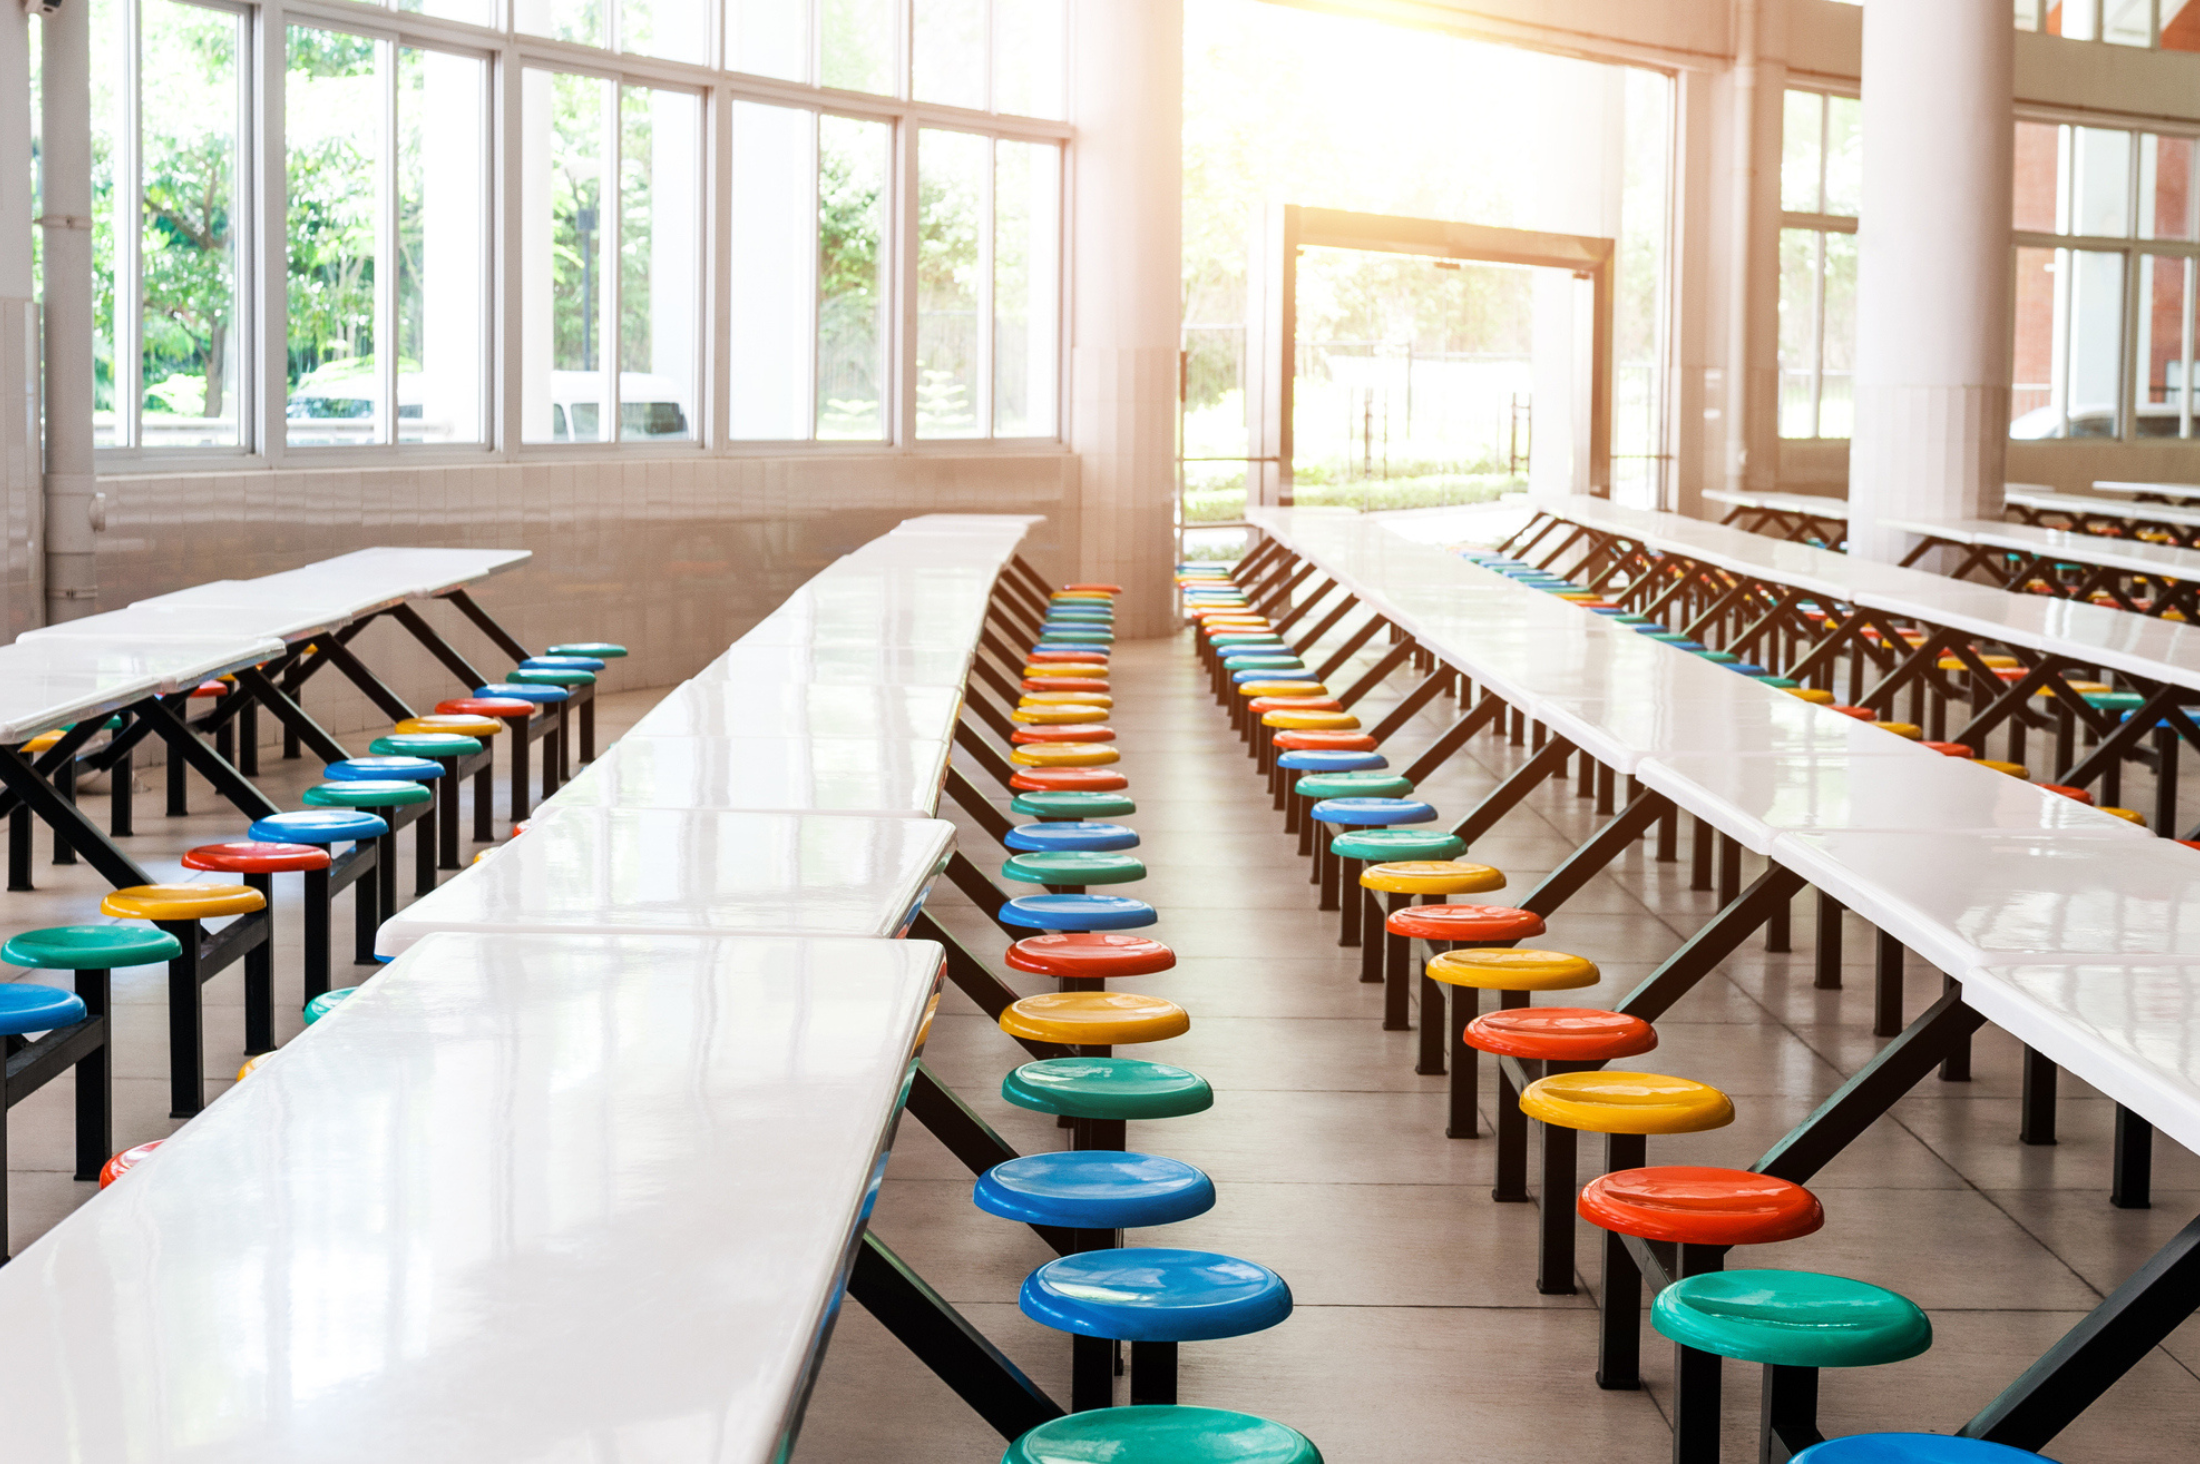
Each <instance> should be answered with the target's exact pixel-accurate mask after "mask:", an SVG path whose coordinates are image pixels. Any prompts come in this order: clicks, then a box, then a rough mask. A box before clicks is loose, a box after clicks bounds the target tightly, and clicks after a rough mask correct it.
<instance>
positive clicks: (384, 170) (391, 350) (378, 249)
mask: <svg viewBox="0 0 2200 1464" xmlns="http://www.w3.org/2000/svg"><path fill="white" fill-rule="evenodd" d="M375 49H376V52H377V54H378V55H379V57H380V58H381V66H382V76H381V81H382V86H381V92H382V145H381V149H380V153H379V156H377V157H376V158H375V160H374V181H375V192H376V194H377V195H378V196H379V197H380V200H381V206H380V208H379V209H378V210H377V212H378V213H379V214H380V218H379V219H378V220H377V221H376V224H375V243H374V252H375V258H376V260H377V261H378V263H377V264H376V266H375V271H374V375H375V394H376V397H377V399H378V400H379V402H380V405H381V416H382V441H383V444H384V445H385V446H387V447H389V448H391V449H393V450H394V449H395V448H396V446H397V433H398V427H397V410H398V404H397V360H398V343H397V275H398V271H399V270H400V269H402V268H403V264H402V262H401V261H400V259H399V257H398V212H399V203H398V182H397V148H398V142H397V121H398V118H397V74H398V48H397V45H396V43H395V42H392V41H382V42H378V43H377V44H376V47H375Z"/></svg>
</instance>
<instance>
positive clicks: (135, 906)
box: [99, 884, 267, 920]
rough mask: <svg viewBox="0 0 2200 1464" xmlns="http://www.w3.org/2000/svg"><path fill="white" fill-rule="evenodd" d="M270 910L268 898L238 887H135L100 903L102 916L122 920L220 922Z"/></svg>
mask: <svg viewBox="0 0 2200 1464" xmlns="http://www.w3.org/2000/svg"><path fill="white" fill-rule="evenodd" d="M266 908H267V897H266V896H265V895H263V894H261V893H260V892H259V891H258V890H256V889H254V888H252V886H250V885H238V884H149V885H131V886H130V887H129V888H127V889H120V890H113V891H110V892H109V893H108V895H107V898H105V899H104V900H101V901H100V902H99V913H100V914H102V915H112V916H114V917H115V918H116V919H118V920H218V919H220V918H221V917H222V916H224V915H250V914H251V913H252V912H253V911H255V910H264V909H266Z"/></svg>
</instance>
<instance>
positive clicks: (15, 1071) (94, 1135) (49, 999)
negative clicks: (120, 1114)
mask: <svg viewBox="0 0 2200 1464" xmlns="http://www.w3.org/2000/svg"><path fill="white" fill-rule="evenodd" d="M182 954H183V943H182V942H181V941H179V940H177V939H176V937H174V936H173V935H170V934H169V933H168V932H167V931H165V930H161V929H160V928H158V927H157V926H151V925H56V926H49V927H47V928H46V929H44V930H26V931H24V932H23V933H22V934H21V935H18V936H15V937H13V938H12V939H10V940H9V941H8V942H7V944H5V945H0V961H6V962H7V963H8V964H9V965H11V966H27V967H29V968H30V969H32V970H34V971H69V972H72V973H74V981H75V985H76V991H75V993H74V994H73V995H72V994H70V993H69V992H66V991H61V990H57V989H56V988H54V987H51V986H35V985H32V984H31V983H29V982H27V981H24V982H9V983H6V984H0V1035H4V1036H5V1037H6V1038H7V1045H8V1048H9V1056H8V1066H9V1067H10V1068H11V1069H12V1071H11V1072H10V1073H9V1074H8V1088H9V1093H8V1097H7V1106H8V1107H10V1108H12V1107H14V1106H15V1105H16V1104H18V1103H20V1102H22V1101H23V1100H24V1099H25V1098H28V1097H29V1096H30V1095H31V1094H32V1093H35V1092H36V1091H38V1090H39V1089H40V1088H42V1087H44V1086H45V1085H46V1084H48V1083H50V1082H52V1081H53V1080H54V1079H55V1078H58V1077H60V1076H61V1075H62V1074H63V1073H65V1072H69V1071H71V1070H74V1071H75V1073H76V1177H77V1178H78V1179H88V1180H89V1179H98V1178H99V1171H100V1167H101V1166H102V1165H104V1164H105V1163H106V1162H107V1156H108V1155H109V1154H111V1153H113V1152H114V1117H113V1114H114V1100H113V1084H114V1065H113V1063H112V1062H111V1061H110V1059H109V1056H108V1054H109V1050H110V1049H109V1046H108V1036H109V1033H108V1030H107V1021H108V1014H109V1001H108V995H109V994H108V984H109V973H110V972H112V971H113V970H114V969H115V968H116V967H117V966H152V965H165V964H167V963H168V962H169V961H172V960H174V959H175V958H176V957H178V956H180V955H182ZM33 1032H43V1033H45V1034H46V1035H45V1036H43V1037H41V1038H39V1039H38V1040H37V1041H35V1042H29V1043H26V1042H25V1041H24V1039H25V1038H27V1037H29V1036H30V1034H32V1033H33ZM86 1044H89V1045H86ZM79 1049H81V1052H79ZM6 1172H7V1122H6V1119H5V1117H4V1116H0V1175H5V1174H6ZM7 1222H8V1199H7V1186H6V1185H5V1184H0V1252H5V1251H6V1249H7V1235H8V1230H7Z"/></svg>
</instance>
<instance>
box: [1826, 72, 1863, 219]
mask: <svg viewBox="0 0 2200 1464" xmlns="http://www.w3.org/2000/svg"><path fill="white" fill-rule="evenodd" d="M1863 202H1864V104H1863V103H1862V102H1859V101H1858V100H1857V99H1856V98H1854V97H1827V98H1826V201H1825V205H1824V207H1823V208H1822V209H1821V210H1820V212H1822V213H1829V214H1839V215H1841V216H1842V217H1844V218H1852V219H1853V218H1855V217H1856V216H1857V214H1859V213H1860V212H1862V211H1863Z"/></svg>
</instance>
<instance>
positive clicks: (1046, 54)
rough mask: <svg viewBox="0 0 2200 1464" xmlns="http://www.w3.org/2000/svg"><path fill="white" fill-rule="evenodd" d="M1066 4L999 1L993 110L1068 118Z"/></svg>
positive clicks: (995, 4) (995, 3)
mask: <svg viewBox="0 0 2200 1464" xmlns="http://www.w3.org/2000/svg"><path fill="white" fill-rule="evenodd" d="M1062 32H1063V16H1062V0H993V110H994V111H996V112H1009V113H1013V114H1014V115H1016V116H1019V117H1050V118H1056V119H1059V118H1060V117H1061V115H1062V89H1063V72H1064V70H1065V68H1066V64H1067V63H1066V61H1065V59H1064V55H1063V43H1062Z"/></svg>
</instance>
